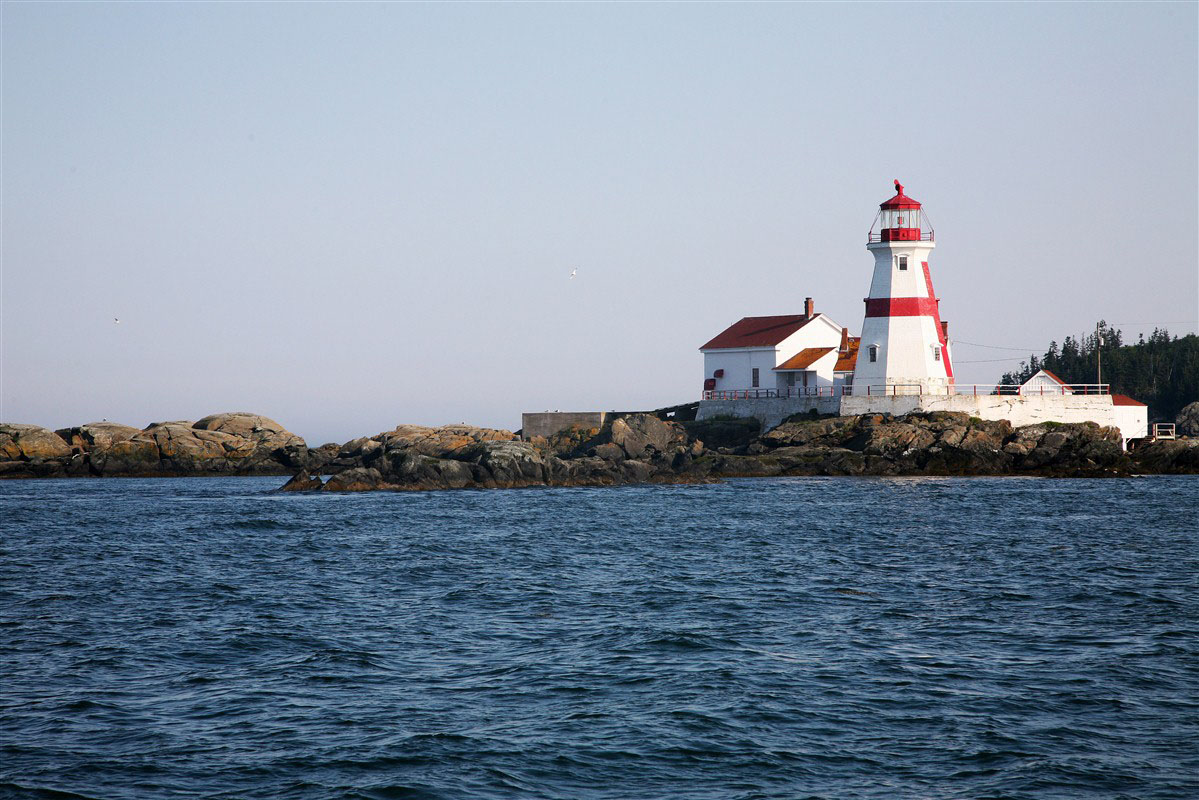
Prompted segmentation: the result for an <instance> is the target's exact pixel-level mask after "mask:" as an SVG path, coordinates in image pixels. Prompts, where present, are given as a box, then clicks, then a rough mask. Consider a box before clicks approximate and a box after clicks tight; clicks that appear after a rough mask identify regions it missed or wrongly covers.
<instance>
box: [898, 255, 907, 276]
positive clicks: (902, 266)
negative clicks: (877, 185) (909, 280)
mask: <svg viewBox="0 0 1199 800" xmlns="http://www.w3.org/2000/svg"><path fill="white" fill-rule="evenodd" d="M898 260H899V268H900V269H901V270H903V271H904V272H907V270H908V257H907V256H899V257H898Z"/></svg>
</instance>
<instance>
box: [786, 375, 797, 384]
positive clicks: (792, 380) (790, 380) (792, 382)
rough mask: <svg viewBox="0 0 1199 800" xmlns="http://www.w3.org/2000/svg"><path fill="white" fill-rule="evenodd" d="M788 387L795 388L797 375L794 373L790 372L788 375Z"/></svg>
mask: <svg viewBox="0 0 1199 800" xmlns="http://www.w3.org/2000/svg"><path fill="white" fill-rule="evenodd" d="M787 385H788V386H794V385H795V373H794V372H788V373H787Z"/></svg>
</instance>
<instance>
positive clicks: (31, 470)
mask: <svg viewBox="0 0 1199 800" xmlns="http://www.w3.org/2000/svg"><path fill="white" fill-rule="evenodd" d="M307 462H308V448H307V446H306V445H305V444H304V440H303V439H301V438H300V437H299V436H296V435H295V434H294V433H291V432H290V431H288V430H287V429H286V428H284V427H283V426H282V425H280V424H279V423H277V422H275V421H274V420H271V419H268V418H267V417H262V416H258V415H256V414H247V413H244V412H235V413H228V414H214V415H212V416H209V417H205V418H204V419H202V420H200V421H199V422H194V423H193V422H188V421H182V420H181V421H174V422H155V423H151V424H150V425H148V426H147V427H146V428H143V429H138V428H133V427H130V426H128V425H120V424H118V423H114V422H89V423H87V424H85V425H80V426H77V427H72V428H63V429H61V430H59V431H57V432H52V431H49V430H46V429H45V428H39V427H37V426H35V425H0V477H67V476H105V477H139V476H156V475H158V476H164V475H287V474H290V473H292V472H294V471H295V470H296V469H297V468H301V467H304V466H306V464H307Z"/></svg>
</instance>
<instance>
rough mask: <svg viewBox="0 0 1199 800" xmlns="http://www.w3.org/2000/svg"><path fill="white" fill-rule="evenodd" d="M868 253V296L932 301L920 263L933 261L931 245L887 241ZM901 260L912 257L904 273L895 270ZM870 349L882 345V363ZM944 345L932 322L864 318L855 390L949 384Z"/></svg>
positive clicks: (906, 318)
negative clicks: (941, 355) (871, 270)
mask: <svg viewBox="0 0 1199 800" xmlns="http://www.w3.org/2000/svg"><path fill="white" fill-rule="evenodd" d="M868 249H869V250H870V251H871V252H872V253H873V254H874V274H873V277H872V279H871V281H870V297H872V298H879V299H885V298H900V297H916V298H922V297H923V298H926V297H928V296H929V294H928V284H927V282H926V281H925V279H924V267H923V265H922V262H924V261H928V260H929V253H930V252H931V251H932V249H933V243H932V242H886V243H879V244H871V245H869V246H868ZM900 255H906V256H907V257H908V268H907V269H906V270H900V269H899V268H898V266H897V265H896V258H897V257H898V256H900ZM930 269H931V267H930ZM871 345H877V346H878V358H877V360H876V361H874V362H871V361H870V347H871ZM940 345H941V332H940V331H938V330H937V324H936V321H935V320H933V318H932V317H927V316H920V317H864V318H863V321H862V343H861V347H860V349H859V350H858V360H857V364H856V365H855V367H854V385H855V386H861V387H865V386H881V385H885V384H904V383H911V384H920V385H922V386H925V387H927V388H934V387H938V386H945V385H946V384H947V383H948V379H947V375H946V372H947V371H946V369H945V362H944V360H943V359H938V358H937V355H938V353H939V351H940Z"/></svg>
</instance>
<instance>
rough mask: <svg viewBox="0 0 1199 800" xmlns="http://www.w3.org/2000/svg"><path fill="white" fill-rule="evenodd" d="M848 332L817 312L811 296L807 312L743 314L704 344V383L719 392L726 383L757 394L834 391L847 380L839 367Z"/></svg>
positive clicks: (725, 386) (734, 389)
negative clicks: (779, 314) (778, 314)
mask: <svg viewBox="0 0 1199 800" xmlns="http://www.w3.org/2000/svg"><path fill="white" fill-rule="evenodd" d="M847 333H848V332H847V331H846V329H845V328H843V327H842V326H840V325H838V324H837V323H836V322H833V320H831V319H829V318H828V315H826V314H820V313H817V312H816V308H815V303H813V302H812V298H810V297H809V298H807V299H805V300H804V313H802V314H785V315H782V316H774V317H744V318H742V319H740V320H738V321H737V322H734V323H733V324H732V325H730V326H729V327H727V328H725V329H724V330H723V331H721V332H720V333H719V334H717V335H716V337H715V338H713V339H712V340H711V341H710V342H708V343H707V344H705V345H704V346H703V347H701V348H700V352H701V353H703V354H704V375H705V376H706V377H705V378H704V389H705V390H707V391H709V392H715V393H716V394H717V395H719V394H721V393H722V392H723V391H724V390H726V389H727V390H728V391H729V393H730V395H731V393H733V392H735V391H740V392H741V393H742V394H743V395H746V396H748V395H749V394H753V395H754V396H755V397H766V396H768V395H769V396H783V397H787V396H791V397H796V396H815V395H819V394H821V393H823V394H825V395H829V396H831V395H832V394H833V393H834V389H835V388H836V387H839V386H840V385H841V383H842V382H843V380H844V375H845V373H844V372H842V373H840V375H841V377H838V373H837V371H836V368H837V362H838V353H839V351H840V350H841V347H842V344H843V342H842V340H843V338H844V337H845V336H846V334H847ZM766 389H768V390H770V391H769V392H766V391H758V390H766Z"/></svg>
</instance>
